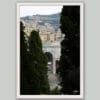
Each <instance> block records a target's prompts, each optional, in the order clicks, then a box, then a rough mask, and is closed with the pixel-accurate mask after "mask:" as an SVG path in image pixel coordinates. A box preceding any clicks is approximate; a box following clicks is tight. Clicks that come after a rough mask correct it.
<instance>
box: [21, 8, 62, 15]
mask: <svg viewBox="0 0 100 100" xmlns="http://www.w3.org/2000/svg"><path fill="white" fill-rule="evenodd" d="M61 10H62V6H20V17H23V16H27V15H36V14H40V15H49V14H55V13H58V12H61Z"/></svg>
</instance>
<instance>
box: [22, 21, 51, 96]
mask: <svg viewBox="0 0 100 100" xmlns="http://www.w3.org/2000/svg"><path fill="white" fill-rule="evenodd" d="M20 58H21V72H20V73H21V77H20V82H21V89H20V93H21V94H23V95H24V94H48V93H49V83H48V76H47V70H48V69H47V60H46V57H45V54H44V53H43V51H42V43H41V39H40V37H39V32H38V31H34V30H33V31H32V32H31V35H30V36H29V37H27V36H26V34H25V32H24V26H23V23H22V22H21V23H20Z"/></svg>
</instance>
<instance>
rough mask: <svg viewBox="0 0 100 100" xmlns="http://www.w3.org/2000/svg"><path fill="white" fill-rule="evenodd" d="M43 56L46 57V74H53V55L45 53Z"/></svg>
mask: <svg viewBox="0 0 100 100" xmlns="http://www.w3.org/2000/svg"><path fill="white" fill-rule="evenodd" d="M45 55H46V57H47V63H48V72H50V73H52V72H53V55H52V54H51V53H50V52H45Z"/></svg>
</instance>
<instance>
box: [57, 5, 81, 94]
mask: <svg viewBox="0 0 100 100" xmlns="http://www.w3.org/2000/svg"><path fill="white" fill-rule="evenodd" d="M60 22H61V27H60V28H61V31H62V34H64V35H65V37H64V39H63V40H62V42H61V57H60V62H59V64H60V66H59V68H58V73H59V75H60V78H61V82H60V84H61V86H62V89H61V92H62V93H63V94H79V93H80V7H79V6H64V7H63V9H62V12H61V19H60ZM76 90H77V93H75V92H74V91H76Z"/></svg>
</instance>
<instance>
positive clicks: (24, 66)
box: [20, 22, 30, 94]
mask: <svg viewBox="0 0 100 100" xmlns="http://www.w3.org/2000/svg"><path fill="white" fill-rule="evenodd" d="M24 28H25V27H24V25H23V23H22V22H20V93H21V94H28V93H29V91H30V84H29V83H28V78H29V73H30V72H29V62H28V51H27V48H28V46H27V40H26V39H25V36H26V34H25V32H24Z"/></svg>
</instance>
